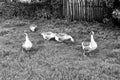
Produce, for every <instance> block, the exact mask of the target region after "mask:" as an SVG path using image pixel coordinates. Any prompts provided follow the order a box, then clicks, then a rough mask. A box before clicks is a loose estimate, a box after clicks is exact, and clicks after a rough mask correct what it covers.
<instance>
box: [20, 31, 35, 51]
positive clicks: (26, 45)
mask: <svg viewBox="0 0 120 80" xmlns="http://www.w3.org/2000/svg"><path fill="white" fill-rule="evenodd" d="M24 34H25V42H24V43H23V45H22V48H23V49H25V50H26V51H29V50H30V49H31V48H32V46H33V44H32V42H31V41H30V39H29V37H28V34H27V33H24Z"/></svg>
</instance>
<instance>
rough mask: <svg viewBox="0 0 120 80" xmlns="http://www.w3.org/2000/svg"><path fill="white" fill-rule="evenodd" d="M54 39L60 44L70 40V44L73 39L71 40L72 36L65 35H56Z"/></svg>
mask: <svg viewBox="0 0 120 80" xmlns="http://www.w3.org/2000/svg"><path fill="white" fill-rule="evenodd" d="M55 39H56V41H58V42H62V41H64V40H71V41H72V42H74V39H73V38H72V36H70V35H68V34H65V33H58V34H56V36H55Z"/></svg>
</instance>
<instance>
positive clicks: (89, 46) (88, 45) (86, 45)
mask: <svg viewBox="0 0 120 80" xmlns="http://www.w3.org/2000/svg"><path fill="white" fill-rule="evenodd" d="M93 35H94V32H93V31H91V41H90V42H82V49H83V50H84V53H83V54H84V55H85V52H86V51H87V52H90V51H93V50H95V49H96V48H97V43H96V42H95V40H94V37H93Z"/></svg>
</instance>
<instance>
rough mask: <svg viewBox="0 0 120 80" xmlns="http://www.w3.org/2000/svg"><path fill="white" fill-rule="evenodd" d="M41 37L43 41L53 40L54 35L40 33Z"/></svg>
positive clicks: (51, 33)
mask: <svg viewBox="0 0 120 80" xmlns="http://www.w3.org/2000/svg"><path fill="white" fill-rule="evenodd" d="M41 35H42V36H43V38H44V39H46V40H50V39H53V38H55V35H56V33H53V32H42V33H41Z"/></svg>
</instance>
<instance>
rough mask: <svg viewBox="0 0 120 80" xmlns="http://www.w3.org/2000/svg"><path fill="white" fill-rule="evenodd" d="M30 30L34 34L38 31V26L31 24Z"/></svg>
mask: <svg viewBox="0 0 120 80" xmlns="http://www.w3.org/2000/svg"><path fill="white" fill-rule="evenodd" d="M29 28H30V30H31V31H32V32H35V31H36V30H37V25H35V24H31V25H30V26H29Z"/></svg>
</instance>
